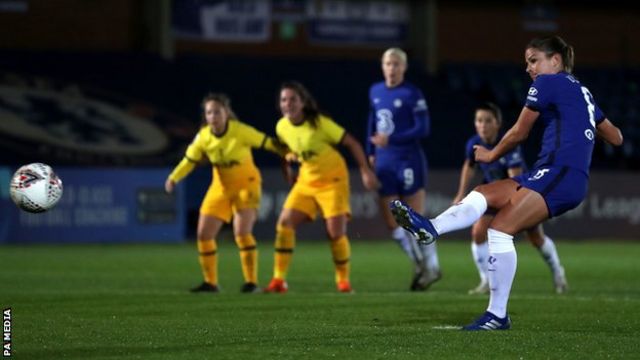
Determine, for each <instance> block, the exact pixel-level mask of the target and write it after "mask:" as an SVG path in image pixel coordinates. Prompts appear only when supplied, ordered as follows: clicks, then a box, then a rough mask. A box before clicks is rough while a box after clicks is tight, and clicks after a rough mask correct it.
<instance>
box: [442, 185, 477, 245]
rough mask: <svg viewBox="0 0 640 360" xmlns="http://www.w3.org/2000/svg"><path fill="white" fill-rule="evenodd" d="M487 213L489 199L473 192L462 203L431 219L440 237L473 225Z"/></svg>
mask: <svg viewBox="0 0 640 360" xmlns="http://www.w3.org/2000/svg"><path fill="white" fill-rule="evenodd" d="M485 211H487V199H485V197H484V195H482V194H481V193H479V192H477V191H472V192H470V193H469V195H467V196H466V197H465V198H464V199H462V201H461V202H460V203H458V204H456V205H453V206H451V207H449V208H448V209H447V210H445V211H444V212H443V213H442V214H440V215H438V216H437V217H436V218H435V219H431V223H432V224H433V227H435V228H436V231H437V232H438V235H442V234H444V233H448V232H450V231H454V230H460V229H464V228H466V227H469V226H471V225H473V223H474V222H476V220H478V219H480V217H481V216H482V215H483V214H484V212H485Z"/></svg>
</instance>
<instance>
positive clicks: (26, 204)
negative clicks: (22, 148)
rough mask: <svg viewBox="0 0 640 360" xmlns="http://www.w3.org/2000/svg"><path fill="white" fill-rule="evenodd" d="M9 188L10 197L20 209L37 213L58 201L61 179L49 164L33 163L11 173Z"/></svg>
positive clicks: (60, 191) (51, 206) (49, 207)
mask: <svg viewBox="0 0 640 360" xmlns="http://www.w3.org/2000/svg"><path fill="white" fill-rule="evenodd" d="M10 190H11V199H12V200H13V202H14V203H15V204H16V205H17V206H18V207H19V208H20V209H22V210H24V211H28V212H31V213H39V212H44V211H47V210H49V209H51V208H53V207H54V206H55V205H56V203H58V201H59V200H60V198H61V197H62V180H60V178H59V177H58V175H56V174H55V172H53V169H51V167H50V166H49V165H46V164H42V163H33V164H29V165H24V166H22V167H21V168H19V169H18V170H17V171H16V172H15V174H13V177H12V178H11V184H10Z"/></svg>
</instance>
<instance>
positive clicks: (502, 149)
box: [474, 107, 540, 163]
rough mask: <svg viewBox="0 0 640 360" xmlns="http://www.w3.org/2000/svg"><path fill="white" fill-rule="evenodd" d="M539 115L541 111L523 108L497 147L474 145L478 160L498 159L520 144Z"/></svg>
mask: <svg viewBox="0 0 640 360" xmlns="http://www.w3.org/2000/svg"><path fill="white" fill-rule="evenodd" d="M539 115H540V113H539V112H537V111H534V110H531V109H529V108H528V107H524V108H522V111H521V112H520V116H519V117H518V121H516V123H515V124H514V125H513V126H512V127H511V129H509V131H507V133H506V134H504V136H503V137H502V139H501V140H500V142H499V143H498V145H496V147H494V148H493V149H492V150H488V149H487V148H485V147H483V146H480V145H476V146H474V150H475V159H476V161H478V162H484V163H490V162H493V161H496V160H497V159H499V158H500V157H501V156H502V155H504V154H506V153H507V152H509V150H511V149H513V148H515V147H516V146H518V144H520V143H521V142H523V141H524V140H526V139H527V137H528V136H529V132H530V131H531V128H532V127H533V124H534V123H535V122H536V120H537V119H538V116H539Z"/></svg>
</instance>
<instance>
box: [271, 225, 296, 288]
mask: <svg viewBox="0 0 640 360" xmlns="http://www.w3.org/2000/svg"><path fill="white" fill-rule="evenodd" d="M295 246H296V233H295V231H294V230H293V229H292V228H288V227H284V226H280V225H278V226H276V243H275V251H276V253H275V256H274V264H273V277H274V278H276V279H282V280H284V279H286V278H287V271H289V264H290V263H291V257H292V256H293V248H294V247H295Z"/></svg>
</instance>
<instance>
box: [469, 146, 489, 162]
mask: <svg viewBox="0 0 640 360" xmlns="http://www.w3.org/2000/svg"><path fill="white" fill-rule="evenodd" d="M473 152H474V155H475V159H476V161H477V162H481V163H490V162H492V161H493V159H492V157H491V150H489V149H487V148H486V147H484V146H482V145H474V146H473Z"/></svg>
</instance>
